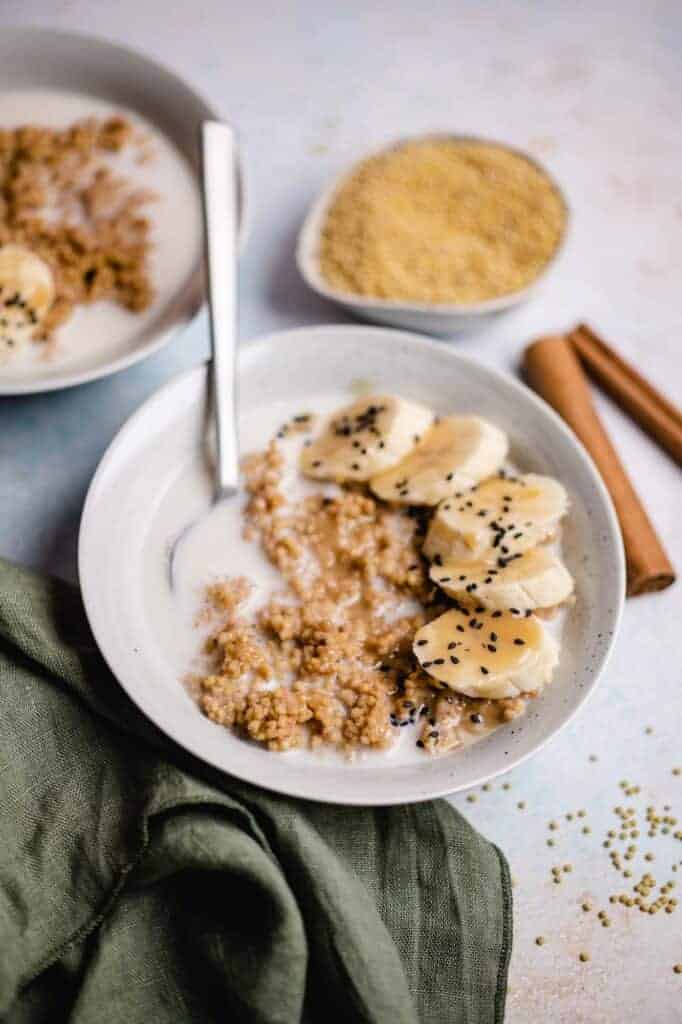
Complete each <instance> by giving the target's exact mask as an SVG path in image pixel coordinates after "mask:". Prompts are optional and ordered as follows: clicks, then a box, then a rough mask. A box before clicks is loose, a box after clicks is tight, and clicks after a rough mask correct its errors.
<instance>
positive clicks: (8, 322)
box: [0, 245, 54, 358]
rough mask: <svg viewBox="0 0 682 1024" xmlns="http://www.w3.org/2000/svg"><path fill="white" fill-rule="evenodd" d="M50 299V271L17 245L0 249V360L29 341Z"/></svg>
mask: <svg viewBox="0 0 682 1024" xmlns="http://www.w3.org/2000/svg"><path fill="white" fill-rule="evenodd" d="M53 300H54V279H53V277H52V271H51V270H50V268H49V267H48V265H47V263H45V261H44V260H41V258H40V257H39V256H36V255H35V253H32V252H31V251H30V250H29V249H24V248H23V247H22V246H20V245H3V246H1V247H0V358H2V356H8V355H10V354H11V353H12V352H14V351H16V350H17V349H18V348H20V347H21V346H22V345H23V344H24V343H25V342H27V341H28V340H29V338H31V336H32V335H33V332H34V331H35V329H36V326H37V325H38V324H39V323H40V321H41V320H42V318H43V317H44V316H45V314H46V313H47V311H48V309H49V308H50V306H51V305H52V302H53Z"/></svg>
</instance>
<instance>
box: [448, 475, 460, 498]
mask: <svg viewBox="0 0 682 1024" xmlns="http://www.w3.org/2000/svg"><path fill="white" fill-rule="evenodd" d="M454 475H455V474H454V473H448V475H447V476H446V477H445V479H446V480H448V481H450V480H452V478H453V476H454ZM455 497H457V498H459V494H457V495H455Z"/></svg>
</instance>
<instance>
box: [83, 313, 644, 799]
mask: <svg viewBox="0 0 682 1024" xmlns="http://www.w3.org/2000/svg"><path fill="white" fill-rule="evenodd" d="M330 330H333V331H334V332H341V333H343V334H348V335H352V334H353V333H357V332H358V330H361V331H362V332H363V333H365V334H366V335H371V336H373V338H377V339H380V337H386V336H390V338H391V339H395V338H396V337H397V338H399V339H400V338H402V339H403V341H405V342H407V343H408V344H410V345H425V346H426V347H427V348H432V349H433V350H437V351H438V352H439V353H443V352H447V354H448V356H449V358H451V359H452V360H454V361H455V364H456V363H457V362H459V364H460V365H461V364H466V365H469V364H473V365H475V367H476V370H477V371H479V372H482V373H483V374H484V376H487V377H488V378H489V379H490V380H491V381H492V382H493V383H495V382H496V383H498V384H499V383H502V384H503V386H504V387H509V388H511V389H512V390H513V391H515V392H516V393H517V394H518V395H519V397H520V399H521V400H522V401H523V402H526V403H528V402H529V403H530V404H531V405H532V406H534V407H535V409H536V410H537V411H539V412H540V413H541V414H542V415H544V416H547V417H549V418H550V419H551V420H552V421H553V423H554V425H555V426H556V428H557V429H558V430H559V432H560V433H561V434H562V435H563V436H564V439H565V440H566V442H567V444H568V445H569V446H570V447H571V448H572V449H573V451H574V453H575V454H576V455H577V457H578V459H579V461H580V462H581V463H582V464H583V465H584V468H585V469H586V470H587V472H588V475H589V477H590V478H591V482H592V484H593V486H594V488H595V491H596V493H597V494H598V496H599V499H600V501H601V505H602V508H603V510H604V513H605V516H606V520H607V524H608V528H609V535H610V540H611V542H612V543H611V547H612V549H613V552H614V554H615V565H614V571H615V580H616V587H615V592H614V595H613V602H612V608H610V609H609V611H608V614H609V615H610V619H609V622H608V628H609V633H610V635H609V636H608V638H607V642H606V643H605V644H604V645H603V646H602V647H600V652H599V656H598V657H597V658H596V659H595V660H594V662H593V663H592V668H591V671H590V676H589V680H588V681H587V682H586V683H585V685H584V687H582V688H581V689H580V692H579V693H578V694H577V695H576V699H575V702H574V704H573V706H572V707H571V709H570V711H569V713H568V714H567V717H566V718H565V719H564V721H563V722H561V723H560V724H559V725H558V726H557V727H556V728H554V729H553V730H552V731H550V732H549V733H548V734H547V735H546V736H544V738H542V739H541V740H540V741H539V742H538V743H537V745H536V746H534V747H533V748H532V749H530V750H528V751H527V752H526V753H524V754H519V755H518V756H516V757H514V758H512V759H511V760H510V761H509V762H506V763H501V764H500V766H499V767H498V768H497V769H496V770H494V771H490V772H487V773H485V774H484V775H482V776H481V777H480V778H477V779H476V780H475V781H472V782H468V783H465V784H459V785H458V784H457V783H456V782H450V783H447V784H442V783H439V784H438V785H434V786H432V787H429V788H428V791H427V792H422V791H421V790H420V791H419V792H413V793H411V794H410V795H409V796H407V797H404V796H401V797H399V798H398V799H397V798H396V795H395V793H391V795H386V796H382V797H376V796H374V797H373V798H372V799H371V800H370V801H369V802H368V801H367V799H366V798H365V799H363V795H362V792H361V787H358V792H357V794H356V793H353V794H352V795H350V796H349V795H348V794H347V793H346V794H345V795H344V796H343V798H341V797H337V796H336V795H335V793H334V792H331V793H327V794H325V795H324V796H321V795H320V794H319V793H317V792H311V790H310V789H308V790H306V787H305V786H300V785H295V786H294V787H293V788H292V787H291V786H290V785H287V783H286V780H285V781H284V782H280V781H279V776H278V774H277V773H271V775H270V776H269V777H268V780H267V782H265V781H264V780H263V778H262V776H260V775H258V773H257V772H256V773H251V772H249V771H243V770H241V768H240V765H239V764H237V765H235V766H230V768H226V767H224V765H223V764H219V763H217V762H216V760H214V759H213V758H209V757H206V756H205V753H203V752H202V750H201V749H200V744H199V743H198V742H195V741H194V740H193V738H192V737H188V736H187V730H186V729H183V726H182V724H180V725H177V723H174V724H173V725H172V726H170V727H168V725H167V724H166V723H164V724H161V723H160V722H159V721H158V719H157V718H156V717H155V716H154V714H153V713H152V711H151V710H149V708H148V707H145V700H146V697H145V696H144V693H145V691H144V688H141V689H136V688H135V686H134V685H133V686H130V684H129V681H126V682H123V681H122V680H121V679H120V678H119V676H118V675H117V673H116V671H115V667H114V665H115V664H116V660H117V657H118V655H117V652H116V650H115V649H114V651H113V653H112V652H111V649H110V644H109V643H108V638H107V633H106V630H102V628H101V617H100V616H98V614H97V609H96V600H95V598H94V597H93V594H94V593H95V591H96V590H97V588H98V587H99V586H100V585H101V580H100V578H99V576H98V575H97V573H96V572H95V573H94V575H93V568H94V567H92V566H90V565H89V564H88V552H89V551H90V550H92V549H93V547H94V548H95V549H96V547H97V544H96V537H97V529H98V520H97V516H96V503H97V501H98V491H99V489H100V482H101V481H103V479H104V477H105V474H106V473H107V472H108V469H109V466H110V464H111V463H113V462H115V460H116V458H117V456H118V452H119V450H121V449H124V448H125V445H126V443H127V441H128V438H129V437H130V435H134V434H135V433H136V431H137V424H138V422H139V421H140V420H141V419H142V418H143V417H144V416H145V415H146V414H147V411H148V409H149V407H151V406H152V405H154V404H163V403H164V401H166V400H167V399H166V398H165V396H166V395H167V394H169V393H170V392H172V391H173V389H176V388H182V386H183V382H188V381H189V380H190V378H192V377H196V378H197V379H199V378H204V379H205V376H206V373H207V367H208V364H207V363H203V364H201V365H199V366H195V367H193V368H192V369H190V370H187V371H185V372H183V373H181V374H177V375H175V376H174V377H172V378H171V379H170V380H169V381H167V382H166V383H165V384H164V385H163V386H162V387H161V388H159V389H157V390H156V391H155V392H154V393H153V394H152V395H151V396H150V397H149V398H147V399H146V401H145V402H144V403H143V404H142V405H141V406H140V407H139V408H138V409H137V410H136V411H135V412H134V413H133V414H132V415H131V416H130V417H129V418H128V420H127V421H126V422H125V423H124V424H123V426H122V427H121V428H120V430H119V431H118V432H117V433H116V435H115V436H114V438H113V440H112V441H111V443H110V444H109V446H108V447H107V449H106V451H105V452H104V455H103V456H102V458H101V460H100V463H99V465H98V467H97V469H96V471H95V474H94V476H93V478H92V480H91V482H90V486H89V488H88V492H87V496H86V500H85V504H84V507H83V512H82V516H81V523H80V528H79V535H78V574H79V580H80V583H81V590H82V598H83V604H84V607H85V611H86V615H87V617H88V621H89V623H90V627H91V629H92V633H93V636H94V637H95V640H96V642H97V645H98V647H99V649H100V652H101V654H102V656H103V658H104V660H105V661H106V662H107V664H108V665H109V668H110V669H111V671H112V674H113V675H114V677H115V678H116V679H117V681H118V683H119V685H120V686H121V687H122V689H123V690H124V691H125V692H126V693H127V695H128V697H130V699H131V700H132V701H133V703H134V704H135V705H136V706H137V707H138V709H139V710H140V711H141V712H142V713H143V714H145V716H146V717H148V718H149V719H150V720H151V721H152V722H153V723H154V724H155V725H157V726H158V727H159V728H160V729H161V730H162V731H163V732H164V733H165V734H166V735H167V736H168V737H170V739H171V740H173V741H174V742H176V743H177V744H178V745H179V746H180V747H182V748H183V749H184V750H187V751H189V752H190V753H191V754H193V755H194V756H195V757H197V758H198V759H199V760H202V761H203V762H204V763H205V764H210V765H211V766H212V767H215V768H217V769H218V770H219V771H222V772H224V773H225V774H227V775H232V776H234V777H235V778H238V779H242V780H243V781H245V782H249V783H251V784H254V785H259V786H263V787H264V788H266V789H268V790H272V791H273V792H277V793H282V794H285V795H287V796H291V797H296V798H299V799H306V800H315V801H322V802H325V803H329V804H339V805H346V806H377V807H379V806H390V805H393V804H396V803H398V802H399V803H403V804H409V803H419V802H421V801H423V800H430V799H434V798H437V797H444V796H448V795H450V794H453V793H455V792H461V791H464V790H467V789H471V788H472V787H474V786H478V785H481V784H482V783H484V782H486V781H489V780H491V779H494V778H497V777H498V776H500V775H503V774H505V773H506V772H508V771H510V770H511V769H512V768H515V767H517V766H518V765H519V764H521V763H522V762H523V761H525V760H527V759H528V758H530V757H533V756H534V755H535V754H537V753H539V751H540V750H542V749H543V748H544V747H545V746H546V744H547V743H549V742H550V741H551V740H552V739H553V738H554V737H555V736H556V735H558V733H559V732H561V731H562V730H563V729H564V728H565V727H566V726H567V725H568V723H569V722H571V721H573V719H574V718H575V716H576V715H577V713H578V711H579V710H580V709H581V708H582V707H583V706H584V704H585V703H586V701H587V700H588V699H589V697H590V696H591V694H592V693H593V692H594V690H595V688H596V686H597V684H598V682H599V680H600V678H601V676H602V674H603V672H604V669H605V668H606V665H607V663H608V661H609V658H610V656H611V653H612V651H613V647H614V645H615V642H616V638H617V635H618V631H619V625H620V622H621V618H622V612H623V607H624V601H625V555H624V550H623V545H622V540H621V533H620V527H619V525H618V520H617V517H616V513H615V510H614V507H613V503H612V501H611V497H610V495H609V493H608V491H607V489H606V486H605V484H604V482H603V481H602V479H601V476H600V475H599V472H598V470H597V468H596V466H595V464H594V462H593V461H592V459H591V457H590V456H589V454H588V453H587V451H586V450H585V448H584V447H583V446H582V444H581V443H580V442H579V440H578V439H577V438H576V437H575V435H574V434H573V433H572V431H571V430H570V429H569V427H568V426H567V425H566V423H565V422H564V421H563V420H562V419H561V417H560V416H559V415H558V414H557V413H556V412H555V411H554V410H553V409H552V408H551V406H549V405H548V404H547V403H546V402H545V401H544V400H543V399H541V398H540V397H539V396H538V395H536V394H535V393H534V392H532V391H531V390H530V389H529V388H527V387H526V386H525V385H524V384H523V383H522V382H521V381H519V380H517V379H516V378H514V377H513V376H512V375H511V374H508V373H504V372H503V371H501V370H498V369H495V368H492V367H489V366H487V365H486V364H483V363H481V362H479V361H478V360H477V359H474V358H472V357H470V356H467V355H462V354H461V353H459V352H456V351H455V350H453V349H451V348H449V347H446V346H443V345H442V344H441V343H439V342H436V341H433V340H432V339H429V338H425V337H423V336H422V335H419V334H417V333H416V332H408V331H398V330H395V329H393V328H387V327H374V326H366V325H357V324H325V325H318V326H312V327H299V328H290V329H288V330H284V331H274V332H271V333H268V334H267V335H264V336H262V337H260V338H259V339H257V340H255V341H253V342H250V343H248V344H245V345H244V346H243V347H242V349H241V350H240V362H241V364H242V366H243V367H244V368H246V365H247V362H248V361H251V360H257V359H258V358H259V356H262V355H263V354H267V353H268V351H270V350H271V348H272V346H273V345H277V346H281V345H286V344H287V343H289V342H294V341H300V337H301V334H302V333H305V334H306V335H309V336H313V335H324V334H325V333H327V332H329V331H330ZM370 343H371V342H370ZM93 510H95V513H94V518H93ZM91 538H94V539H91ZM114 648H115V645H114Z"/></svg>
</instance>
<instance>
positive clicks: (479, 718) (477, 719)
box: [469, 712, 483, 725]
mask: <svg viewBox="0 0 682 1024" xmlns="http://www.w3.org/2000/svg"><path fill="white" fill-rule="evenodd" d="M469 721H471V722H473V723H474V725H480V724H481V722H482V721H483V715H479V714H478V712H476V713H475V714H473V715H469Z"/></svg>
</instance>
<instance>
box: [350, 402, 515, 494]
mask: <svg viewBox="0 0 682 1024" xmlns="http://www.w3.org/2000/svg"><path fill="white" fill-rule="evenodd" d="M507 448H508V444H507V437H506V435H505V434H504V433H503V432H502V431H501V430H499V429H498V428H497V427H494V426H493V425H492V423H488V421H487V420H483V419H479V417H478V416H448V417H447V418H446V419H443V420H441V421H440V422H439V423H437V424H436V425H435V426H433V427H431V429H430V430H429V431H428V433H427V434H426V435H425V436H424V438H423V440H422V441H420V443H419V444H418V445H417V446H416V448H415V449H414V451H413V452H411V453H410V454H409V455H408V456H407V457H406V458H404V459H403V460H402V462H399V463H398V465H397V466H394V467H393V469H390V470H389V471H388V472H386V473H381V474H380V475H379V476H375V477H374V478H373V479H372V480H371V481H370V487H371V488H372V490H373V491H374V493H375V494H378V495H379V497H380V498H383V499H384V500H385V501H394V502H398V503H400V504H403V505H437V504H438V502H439V501H441V500H442V499H443V498H448V497H450V496H451V495H453V494H456V493H457V492H459V491H466V490H468V489H469V488H470V487H473V486H474V485H475V484H477V483H478V482H479V480H483V479H485V477H488V476H491V475H492V474H493V473H496V472H497V470H498V469H499V468H500V466H501V465H502V463H503V462H504V460H505V457H506V455H507Z"/></svg>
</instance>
